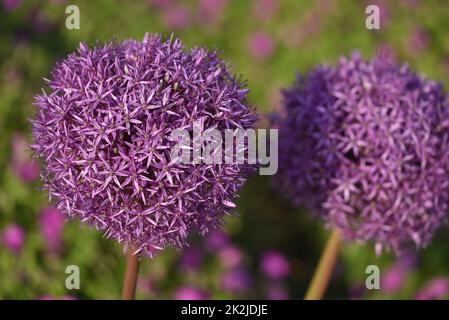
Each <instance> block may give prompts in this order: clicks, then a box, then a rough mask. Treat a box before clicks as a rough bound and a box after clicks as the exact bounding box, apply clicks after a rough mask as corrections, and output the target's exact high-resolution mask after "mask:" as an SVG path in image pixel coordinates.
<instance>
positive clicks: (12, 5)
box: [3, 0, 22, 11]
mask: <svg viewBox="0 0 449 320" xmlns="http://www.w3.org/2000/svg"><path fill="white" fill-rule="evenodd" d="M21 3H22V1H21V0H3V8H4V9H5V10H6V11H13V10H16V9H17V8H18V7H19V6H20V4H21Z"/></svg>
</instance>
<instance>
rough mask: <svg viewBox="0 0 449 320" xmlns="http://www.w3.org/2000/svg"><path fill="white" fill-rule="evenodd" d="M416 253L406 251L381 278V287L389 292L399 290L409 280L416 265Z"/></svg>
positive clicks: (392, 292) (385, 291)
mask: <svg viewBox="0 0 449 320" xmlns="http://www.w3.org/2000/svg"><path fill="white" fill-rule="evenodd" d="M416 259H417V257H416V254H415V253H413V252H405V253H403V254H402V256H401V257H400V258H399V260H398V261H397V262H396V263H394V264H393V265H392V266H391V267H390V268H389V269H388V270H387V271H386V272H384V273H383V274H382V276H381V278H380V289H381V290H382V291H383V292H384V293H387V294H394V293H396V292H397V291H399V290H400V289H401V288H402V286H403V285H404V283H405V281H406V280H407V276H408V273H409V272H410V270H411V269H412V268H413V267H415V265H416Z"/></svg>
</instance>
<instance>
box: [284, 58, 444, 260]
mask: <svg viewBox="0 0 449 320" xmlns="http://www.w3.org/2000/svg"><path fill="white" fill-rule="evenodd" d="M284 98H285V107H286V113H287V116H286V117H284V118H283V119H281V120H279V123H278V124H277V125H278V126H279V127H280V131H279V157H280V158H279V174H278V180H277V182H278V183H279V185H280V186H281V189H282V190H283V191H284V192H285V193H287V194H288V195H289V196H290V197H291V198H292V199H293V202H294V203H295V204H296V205H305V206H307V207H308V208H309V209H310V210H311V211H312V212H313V213H314V214H315V215H317V216H319V217H321V218H322V219H324V221H325V222H326V224H327V226H328V227H335V228H338V229H340V230H342V232H343V235H344V237H345V238H346V239H348V240H355V241H360V242H365V241H367V240H373V241H374V242H375V243H376V251H377V252H378V253H380V251H381V250H382V249H383V248H388V249H392V250H394V251H395V252H396V253H400V251H401V248H403V247H404V246H405V245H406V244H407V243H408V242H414V243H416V246H417V247H422V246H425V245H426V244H428V243H429V240H430V239H431V236H432V234H433V233H434V231H435V230H436V229H437V228H438V227H440V226H441V225H442V224H443V222H444V221H445V219H446V217H447V210H448V200H449V199H448V197H449V192H448V191H449V189H448V184H449V163H448V162H449V129H448V125H449V109H448V108H449V105H448V103H447V99H446V96H445V94H444V92H443V90H442V88H441V86H440V85H439V84H438V83H435V82H433V81H430V80H428V79H425V78H424V77H422V76H420V75H417V74H415V73H413V72H412V71H410V70H409V68H408V67H407V66H399V65H396V64H395V63H393V62H392V61H390V60H388V59H385V58H384V57H382V56H377V57H375V58H373V59H371V60H368V61H366V60H363V59H362V58H361V57H360V55H359V54H357V53H355V54H353V55H352V56H351V57H349V58H346V57H343V58H341V59H340V61H339V63H338V64H337V65H336V66H335V67H324V66H323V67H318V68H316V69H314V70H312V71H311V72H310V73H309V74H308V75H307V76H306V77H298V80H297V81H296V83H295V84H294V85H293V86H292V87H291V88H289V89H287V90H285V92H284Z"/></svg>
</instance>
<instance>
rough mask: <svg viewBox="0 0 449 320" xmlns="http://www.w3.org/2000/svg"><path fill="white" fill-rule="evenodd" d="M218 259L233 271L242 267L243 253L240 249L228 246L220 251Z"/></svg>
mask: <svg viewBox="0 0 449 320" xmlns="http://www.w3.org/2000/svg"><path fill="white" fill-rule="evenodd" d="M218 258H219V259H220V262H221V264H222V265H223V266H224V267H225V268H227V269H233V268H236V267H237V266H239V265H240V263H241V262H242V260H243V257H242V252H241V251H240V249H239V248H237V247H236V246H233V245H227V246H226V247H224V248H222V249H220V251H219V252H218Z"/></svg>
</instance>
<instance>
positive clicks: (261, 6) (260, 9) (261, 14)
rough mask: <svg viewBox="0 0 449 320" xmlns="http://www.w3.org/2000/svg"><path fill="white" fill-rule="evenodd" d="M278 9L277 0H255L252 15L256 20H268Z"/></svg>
mask: <svg viewBox="0 0 449 320" xmlns="http://www.w3.org/2000/svg"><path fill="white" fill-rule="evenodd" d="M278 9H279V7H278V3H277V0H255V1H253V8H252V15H253V17H254V18H256V19H257V20H261V21H267V20H270V19H271V18H272V17H273V16H274V15H275V14H276V12H277V10H278Z"/></svg>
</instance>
